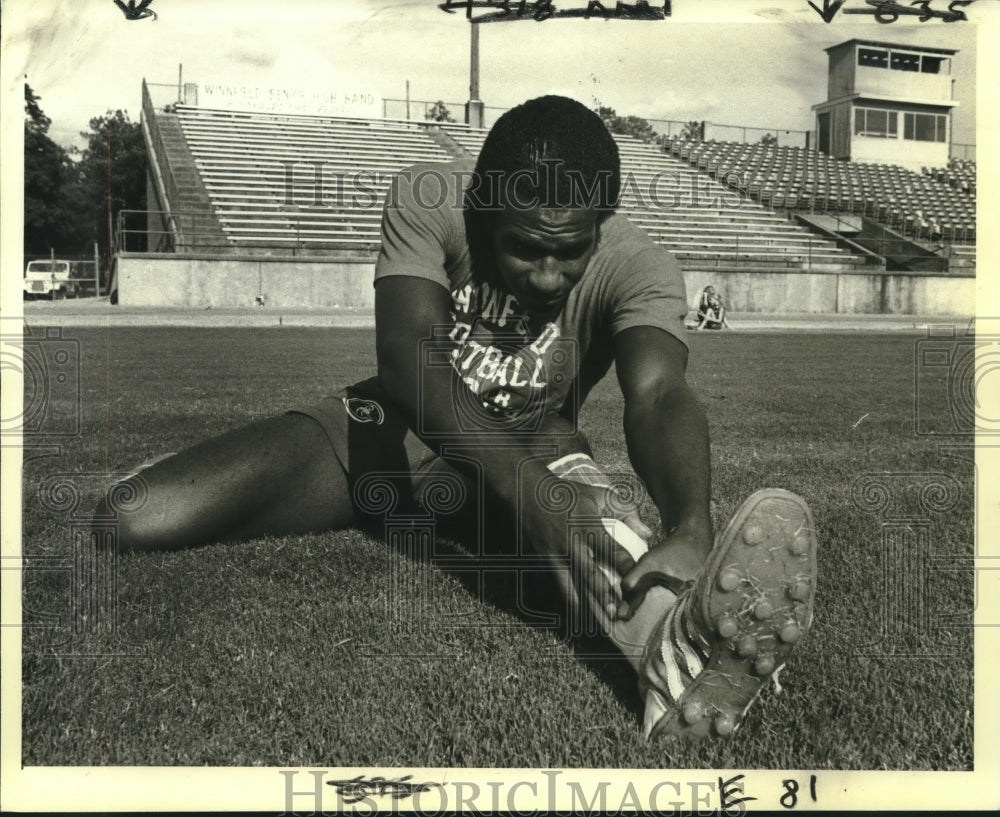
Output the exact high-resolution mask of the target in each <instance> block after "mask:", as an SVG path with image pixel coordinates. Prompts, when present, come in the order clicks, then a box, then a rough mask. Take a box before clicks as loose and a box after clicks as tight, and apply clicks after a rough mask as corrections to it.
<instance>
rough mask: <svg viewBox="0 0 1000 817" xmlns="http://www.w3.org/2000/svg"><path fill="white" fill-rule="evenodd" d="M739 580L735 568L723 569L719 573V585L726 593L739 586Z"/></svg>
mask: <svg viewBox="0 0 1000 817" xmlns="http://www.w3.org/2000/svg"><path fill="white" fill-rule="evenodd" d="M741 581H742V579H741V578H740V574H739V573H737V572H736V571H735V570H724V571H723V572H722V573H720V574H719V587H721V588H722V589H723V590H725V591H726V592H727V593H728V592H729V591H730V590H735V589H736V588H737V587H739V586H740V582H741Z"/></svg>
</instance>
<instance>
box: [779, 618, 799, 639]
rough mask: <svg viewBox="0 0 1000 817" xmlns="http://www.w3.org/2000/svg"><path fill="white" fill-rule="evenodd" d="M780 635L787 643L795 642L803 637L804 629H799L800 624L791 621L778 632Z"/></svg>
mask: <svg viewBox="0 0 1000 817" xmlns="http://www.w3.org/2000/svg"><path fill="white" fill-rule="evenodd" d="M778 636H779V637H780V638H781V640H782V641H784V642H785V643H786V644H794V643H795V642H796V641H798V640H799V639H800V638H801V637H802V630H800V629H799V625H798V624H796V623H795V622H794V621H789V622H788V623H787V624H785V626H783V627H782V628H781V632H780V633H778Z"/></svg>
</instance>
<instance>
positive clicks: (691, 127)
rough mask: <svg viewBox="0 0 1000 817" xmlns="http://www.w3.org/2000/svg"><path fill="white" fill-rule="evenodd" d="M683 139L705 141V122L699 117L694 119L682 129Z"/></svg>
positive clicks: (686, 140)
mask: <svg viewBox="0 0 1000 817" xmlns="http://www.w3.org/2000/svg"><path fill="white" fill-rule="evenodd" d="M681 139H683V140H684V141H685V142H704V141H705V126H704V123H703V122H699V121H698V120H697V119H692V120H691V121H690V122H688V123H687V124H686V125H685V126H684V127H683V128H682V129H681Z"/></svg>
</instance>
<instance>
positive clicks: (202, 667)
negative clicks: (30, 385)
mask: <svg viewBox="0 0 1000 817" xmlns="http://www.w3.org/2000/svg"><path fill="white" fill-rule="evenodd" d="M64 335H65V336H66V337H71V338H78V339H79V341H80V350H81V372H82V379H81V394H82V398H83V406H82V433H80V434H79V435H77V436H75V437H71V438H66V439H59V440H55V439H53V440H45V439H44V438H43V439H41V440H39V442H59V443H61V444H62V449H61V453H60V454H59V455H58V456H47V457H38V458H35V459H28V461H27V462H26V464H25V507H24V522H23V529H24V551H25V554H26V567H27V568H28V569H27V571H26V573H25V589H24V609H25V623H26V625H28V626H26V628H25V630H24V649H23V659H24V661H23V683H24V703H23V716H24V717H23V726H24V732H23V747H24V748H23V762H24V763H25V764H26V765H101V764H112V765H167V766H171V765H202V764H211V765H248V766H249V765H269V766H277V765H281V766H337V765H364V766H369V767H376V766H470V767H494V766H499V767H522V766H524V767H535V766H546V767H563V766H567V767H621V768H627V767H670V768H717V769H723V768H738V769H757V768H775V767H776V768H787V769H794V768H798V769H809V768H816V769H825V768H832V769H971V768H972V757H973V730H972V707H973V662H972V629H971V627H970V626H969V616H968V614H969V611H970V610H971V609H972V605H973V601H972V599H973V583H972V577H971V573H970V572H961V571H952V572H946V571H944V570H940V569H938V570H935V571H934V572H933V573H931V574H930V579H929V580H927V581H926V582H923V581H920V580H919V578H918V579H916V580H914V581H913V582H910V583H909V584H907V582H908V581H909V579H908V577H912V576H919V575H920V571H919V570H915V569H913V567H912V564H911V562H912V560H908V559H909V555H910V554H908V553H907V551H906V548H907V547H909V545H907V544H906V543H907V542H911V541H917V540H916V539H907V538H906V537H907V536H908V535H911V536H914V537H915V536H916V534H914V528H913V526H912V525H911V527H910V529H909V531H908V532H907V531H905V530H903V528H901V526H900V525H896V526H895V527H894V528H892V529H891V530H890V531H889V533H887V534H886V536H887V540H886V541H888V542H890V543H893V542H896V543H898V541H902V543H903V544H902V550H901V551H899V552H902V553H904V560H908V561H906V564H901V563H888V564H886V563H885V561H886V559H884V557H883V532H884V531H883V521H886V520H887V519H888V520H889V521H890V522H891V521H892V520H891V519H889V517H908V518H909V519H910V520H911V521H912V520H913V519H915V518H916V519H925V521H926V523H927V527H926V529H925V532H926V535H927V538H926V539H925V540H920V541H923V542H924V545H923V547H924V549H925V551H926V555H927V556H928V558H929V560H930V561H929V562H928V564H933V565H938V566H939V567H940V566H943V565H948V564H954V563H961V560H962V559H967V558H968V557H970V556H971V554H972V541H973V537H972V521H971V520H972V514H973V510H972V508H973V469H972V464H971V461H970V460H969V459H967V458H963V457H962V456H961V454H960V452H956V451H952V452H951V453H950V454H948V453H942V451H941V450H940V449H939V448H938V446H937V444H936V443H935V442H934V441H933V440H928V439H927V438H924V437H918V436H915V434H914V418H913V413H914V400H913V395H914V364H913V361H914V344H915V341H916V338H915V337H905V336H900V335H898V334H897V335H892V336H876V335H828V336H823V335H818V334H799V335H794V334H757V335H754V334H745V333H739V334H735V333H734V334H725V335H717V336H715V335H713V336H705V335H698V336H692V339H691V340H692V347H693V355H692V364H691V369H690V379H691V382H692V384H693V386H694V388H695V390H696V392H697V393H698V395H699V396H700V398H701V399H702V401H703V403H704V405H705V407H706V410H707V412H708V415H709V420H710V422H711V426H712V435H713V468H714V496H713V499H714V511H715V515H716V521H717V523H720V522H721V521H723V520H724V517H725V516H727V515H728V514H729V513H730V512H731V511H732V510H734V509H735V507H736V506H737V505H738V504H739V503H740V501H742V499H743V498H744V497H745V496H746V495H747V494H748V493H750V492H751V491H752V490H753V489H755V488H758V487H762V486H777V487H785V488H789V489H792V490H794V491H796V492H798V493H800V494H802V495H803V496H804V497H805V498H806V499H807V500H808V501H809V503H810V504H811V506H812V508H813V511H814V514H815V517H816V520H817V525H818V528H819V537H820V538H819V541H820V553H819V565H820V584H819V590H818V595H817V612H816V620H815V624H814V627H813V630H812V632H811V634H810V637H809V638H808V640H807V641H806V642H805V643H804V644H803V645H802V646H801V649H800V650H799V651H798V652H797V654H796V655H795V656H794V658H793V660H792V662H791V663H790V665H789V666H788V667H787V668H786V670H785V671H784V673H783V674H782V676H781V682H782V685H783V687H784V690H783V692H782V693H781V694H776V693H775V692H774V691H773V689H769V690H767V691H766V692H765V695H764V696H763V697H762V699H761V701H760V703H759V704H758V705H757V706H756V707H755V708H754V709H753V710H752V712H751V714H750V715H749V716H748V718H747V720H746V721H745V723H744V726H743V728H742V729H741V730H740V731H739V732H738V733H737V735H736V736H734V738H732V739H730V740H727V741H723V742H716V743H711V744H705V745H695V746H691V745H683V744H682V745H678V744H672V743H669V742H660V743H657V744H655V745H646V744H644V743H643V742H642V740H641V739H640V736H639V728H638V723H639V719H640V717H641V708H640V702H639V698H638V695H637V693H636V691H635V688H634V686H635V685H634V679H633V675H632V673H631V671H630V670H629V669H628V668H627V666H626V665H625V664H624V662H622V661H616V660H612V659H610V658H607V659H602V658H596V657H593V656H591V657H582V658H576V657H574V645H569V644H566V643H564V642H562V641H561V640H560V639H559V638H558V637H557V635H556V634H554V633H553V632H551V631H549V630H546V629H544V628H539V627H532V626H529V625H528V624H526V623H525V622H524V621H523V620H522V619H521V618H520V617H519V616H518V615H517V614H516V612H515V611H514V610H512V609H510V607H509V605H505V603H504V602H503V601H502V599H501V600H500V601H499V602H498V603H492V601H490V600H487V601H482V600H480V599H479V598H478V596H477V595H476V594H474V593H471V592H470V591H469V589H468V588H467V586H466V585H465V584H463V583H462V581H460V579H459V577H457V576H455V575H452V574H448V573H446V572H444V571H440V570H431V571H430V576H429V578H428V587H427V589H428V591H429V592H430V594H431V597H432V598H433V599H434V609H435V611H436V612H435V614H434V615H435V618H434V619H432V622H431V623H432V626H431V627H424V628H422V630H421V631H420V632H407V631H402V632H401V631H399V629H398V628H394V627H393V620H392V619H391V615H390V611H389V590H388V587H387V585H388V581H387V575H388V573H389V566H390V563H391V564H392V570H393V571H395V574H396V575H397V576H404V577H405V576H407V575H410V576H411V578H412V577H413V576H415V575H416V572H417V571H420V569H421V568H420V566H419V565H417V564H414V563H412V562H409V561H407V560H401V559H400V558H399V557H398V556H395V555H393V554H391V553H388V552H387V547H386V545H385V543H384V541H381V540H380V539H379V538H377V537H372V536H368V535H365V534H362V533H359V532H355V531H349V532H335V533H326V534H320V535H311V536H295V537H287V538H273V539H264V540H257V541H252V542H247V543H244V544H238V545H237V544H231V545H216V546H211V547H207V548H200V549H196V550H190V551H186V552H181V553H171V554H154V555H144V556H135V557H125V558H122V559H121V560H120V563H119V565H118V570H117V587H118V603H117V617H118V622H119V625H118V631H117V638H118V640H117V641H115V640H114V639H109V638H108V637H107V635H106V634H105V635H103V636H102V635H101V634H98V635H96V636H76V635H74V634H73V633H72V632H71V628H72V622H73V621H74V620H75V619H74V617H73V616H72V615H71V613H70V610H71V606H72V597H73V589H74V581H73V580H72V579H71V574H70V571H69V570H68V569H62V570H60V569H58V568H59V567H60V566H62V567H63V568H65V567H66V566H67V565H69V564H70V561H71V543H72V536H73V531H72V526H73V523H74V520H75V521H77V522H79V521H80V519H81V518H83V517H85V516H86V510H87V509H89V508H90V507H92V502H93V500H94V499H95V498H96V496H97V495H98V493H99V492H100V491H101V489H102V487H104V486H105V485H106V484H107V482H108V480H109V479H110V477H111V475H117V474H121V473H122V472H125V471H128V470H129V469H130V468H131V467H132V466H134V465H135V464H137V463H139V462H142V461H143V460H145V459H147V458H150V457H152V456H155V455H158V454H161V453H163V452H167V451H174V450H177V449H179V448H181V447H183V446H185V445H188V444H191V443H194V442H196V441H198V440H200V439H202V438H203V437H205V436H206V435H209V434H215V433H218V432H221V431H223V430H226V429H228V428H230V427H233V426H236V425H239V424H242V423H245V422H246V421H249V420H253V419H256V418H261V417H265V416H268V415H271V414H274V413H276V412H277V411H281V410H283V409H284V408H286V407H288V406H292V405H296V404H300V403H308V402H310V401H311V400H313V399H315V398H317V397H321V396H323V395H326V394H328V393H330V392H331V391H332V390H333V389H334V388H335V387H336V386H337V385H340V384H345V383H349V382H352V381H354V380H356V379H359V378H361V377H363V376H367V375H369V374H371V373H373V368H374V367H373V351H372V350H373V333H372V332H371V331H369V330H337V329H288V328H286V329H282V330H277V329H271V330H263V331H261V330H250V329H235V330H226V329H217V330H192V329H184V330H181V329H135V330H132V329H110V330H101V329H86V330H84V329H80V330H64ZM56 397H58V395H54V404H53V406H52V408H53V411H54V412H55V414H54V415H53V417H55V418H56V419H59V417H60V416H69V415H71V414H72V413H73V412H74V411H75V410H76V409H75V404H74V402H73V401H72V400H71V399H69V397H68V396H67V397H66V398H65V399H61V400H56V399H55V398H56ZM620 403H621V398H620V395H619V393H618V391H617V386H616V385H615V383H614V378H613V377H612V378H609V379H606V380H605V382H604V383H602V384H601V385H600V386H599V387H598V388H597V389H595V391H594V393H593V394H592V395H591V397H590V400H589V402H588V404H587V406H586V407H585V409H584V414H583V417H582V425H583V428H584V430H585V431H586V432H587V434H588V435H589V436H590V438H591V441H592V443H593V446H594V449H595V454H596V457H597V459H598V461H599V462H601V463H602V464H603V465H605V466H606V467H608V468H609V469H612V470H621V469H626V468H627V467H628V465H627V461H626V460H625V455H624V446H623V444H622V439H621V431H620V425H621V419H620V415H621V405H620ZM921 410H922V411H931V410H940V412H941V413H942V416H943V415H944V413H945V412H946V406H938V407H937V409H934V407H933V406H931V407H928V406H922V407H921ZM56 474H64V475H67V476H66V477H65V480H66V481H68V482H70V483H72V484H73V485H75V486H77V488H78V489H79V492H80V503H79V505H78V506H77V510H76V511H75V512H74V511H73V510H72V508H70V507H68V505H69V504H70V503H63V504H61V505H60V504H58V503H53V501H51V499H49V500H48V501H47V503H43V502H42V501H41V500H40V498H39V486H41V485H44V484H51V482H52V480H53V475H56ZM935 474H943V475H946V476H945V480H946V481H947V480H948V479H951V480H954V481H955V482H954V483H953V485H956V486H957V488H958V492H957V495H956V496H955V497H954V499H955V500H956V501H955V502H953V503H951V506H950V507H949V503H947V502H943V501H942V502H938V503H937V504H934V503H932V504H931V505H930V506H928V505H927V504H926V502H927V500H926V492H925V493H924V498H923V499H921V489H922V488H923V487H925V486H927V485H929V484H931V483H933V482H934V481H935V480H938V481H940V479H941V478H940V477H938V478H935V477H934V476H933V475H935ZM865 475H881V476H879V477H878V479H881V480H883V481H887V482H888V483H889V484H890V485H891V488H890V490H891V492H892V494H893V497H892V499H891V504H890V507H889V508H888V509H887V510H884V511H882V512H881V513H879V512H873V511H874V508H866V507H864V504H865V503H864V501H859V494H858V491H857V490H856V488H857V485H858V483H857V480H859V478H862V477H864V476H865ZM865 496H869V495H868V494H865V495H864V496H862V497H861V499H864V497H865ZM871 496H875V495H874V494H872V495H871ZM869 498H870V497H869ZM875 498H877V496H876V497H875ZM922 503H923V504H922ZM929 507H930V508H931V509H930V510H928V508H929ZM643 515H644V518H645V519H646V520H647V522H649V523H651V524H652V523H655V521H656V520H655V518H654V515H653V509H652V507H651V506H649V505H648V504H647V506H646V507H645V508H644V512H643ZM893 531H895V533H893ZM919 531H920V528H919V524H918V525H917V532H918V533H919ZM893 537H896V538H895V539H894V538H893ZM899 537H902V539H899ZM919 549H920V547H919V546H913V547H912V548H911V550H912V551H913V552H914V553H916V552H917V551H919ZM915 563H916V564H917V565H918V567H919V565H920V564H923V563H922V562H915ZM900 577H903V579H904V580H905V581H904V584H907V586H908V587H909V595H908V596H905V597H903V596H901V595H900V594H899V593H895V595H894V594H893V593H894V592H895V591H893V592H889V593H888V594H887V591H886V589H885V588H886V587H895V584H894V582H897V581H898V580H899V578H900ZM886 607H888V608H889V610H890V615H889V617H888V619H887V617H886V614H885V613H884V608H886ZM897 608H899V610H897ZM894 610H897V612H895V613H894V612H893V611H894ZM907 610H909V611H911V612H912V611H913V610H923V611H924V613H925V614H926V621H924V622H923V623H921V622H920V621H914V620H913V618H912V617H910V618H907V616H906V611H907ZM900 611H902V612H900ZM887 621H888V622H889V624H888V625H887ZM885 630H888V632H884V631H885ZM60 643H62V646H58V645H59V644H60ZM873 645H874V646H873ZM575 649H576V650H577V651H579V649H580V647H579V645H575ZM88 650H90V651H91V652H97V653H101V654H102V655H100V656H99V657H89V658H88V657H73V656H72V654H73V653H80V652H86V651H88ZM130 650H131V651H133V652H134V651H138V652H139V653H140V654H139V655H132V656H125V655H120V654H116V653H123V652H128V651H130ZM404 653H408V654H410V656H411V657H400V654H404ZM414 653H417V654H418V655H414ZM915 656H916V657H915Z"/></svg>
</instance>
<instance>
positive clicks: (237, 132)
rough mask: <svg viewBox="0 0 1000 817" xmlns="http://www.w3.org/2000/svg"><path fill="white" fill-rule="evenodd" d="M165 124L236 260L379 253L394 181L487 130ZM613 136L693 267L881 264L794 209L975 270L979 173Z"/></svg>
mask: <svg viewBox="0 0 1000 817" xmlns="http://www.w3.org/2000/svg"><path fill="white" fill-rule="evenodd" d="M157 115H158V117H159V118H163V119H169V118H173V119H175V120H176V123H177V124H176V127H179V131H180V132H181V133H182V134H183V139H184V142H185V143H186V150H187V152H188V153H189V155H190V160H191V161H193V163H194V165H195V168H196V169H197V175H198V177H199V181H200V184H201V185H202V186H203V188H204V193H205V194H206V195H207V199H208V202H209V203H210V205H211V210H212V213H213V216H214V218H215V220H216V221H217V223H218V225H219V227H221V233H222V235H224V237H225V239H224V241H225V243H226V244H227V245H228V247H229V248H230V250H231V251H235V252H239V251H240V250H241V248H244V249H248V250H251V249H252V250H254V251H262V252H273V253H281V252H289V251H294V252H300V253H303V254H310V253H313V254H322V253H325V252H331V251H337V250H349V251H357V252H362V253H370V252H373V251H374V250H375V249H377V246H378V240H379V235H378V232H379V223H380V217H381V206H382V201H383V198H384V196H385V193H386V190H387V188H388V185H389V182H390V180H391V178H392V176H393V175H394V174H395V173H396V172H398V171H399V170H400V169H402V168H403V167H405V166H407V165H410V164H413V163H416V162H438V161H447V160H450V159H453V158H456V157H459V156H473V157H474V156H476V155H478V153H479V149H480V148H481V146H482V143H483V140H484V139H485V137H486V133H487V131H485V130H479V129H474V128H470V127H468V126H466V125H461V124H456V123H423V122H405V121H396V120H370V119H343V118H333V117H321V116H306V115H299V114H272V113H261V112H237V111H227V110H215V109H206V108H199V107H193V106H185V105H176V106H173V107H172V109H171V110H170V111H167V112H162V113H159V112H158V114H157ZM164 130H165V129H164ZM615 138H616V140H617V142H618V145H619V150H620V153H621V158H622V171H623V182H624V184H623V191H622V201H621V210H622V212H624V213H625V214H626V215H627V216H628V218H630V219H631V220H632V221H633V222H635V223H636V224H637V225H639V226H641V227H642V228H643V229H645V230H646V231H647V232H648V233H649V235H650V236H651V237H652V238H653V240H655V241H657V242H658V243H660V244H661V245H663V246H665V247H667V248H669V249H670V250H671V251H673V252H674V253H675V254H676V255H677V257H678V258H679V260H680V261H681V265H682V267H683V268H685V269H686V270H697V269H700V270H711V269H743V270H757V269H759V270H803V269H805V270H808V269H823V270H836V269H859V268H862V267H865V266H866V265H870V264H871V263H872V259H871V258H865V257H863V256H861V255H858V254H854V253H852V252H851V251H850V249H849V248H846V246H845V245H844V244H843V242H841V243H840V244H839V245H838V243H836V242H834V241H832V240H829V239H828V237H826V236H823V235H819V234H817V233H814V232H812V231H810V230H809V229H808V227H806V226H804V225H802V224H799V223H798V222H796V221H795V220H792V219H790V218H789V217H788V211H789V210H795V209H808V210H810V211H812V212H817V211H819V212H847V213H861V214H865V215H867V216H869V217H871V218H874V219H876V220H878V221H881V222H883V223H885V224H887V225H888V226H890V227H892V228H895V229H898V230H900V231H901V232H904V233H905V234H907V235H911V236H913V237H915V238H920V239H926V240H928V241H944V242H949V243H950V244H951V245H952V247H951V255H952V257H953V258H956V259H957V260H958V263H959V264H960V265H967V266H972V265H974V263H975V251H974V247H973V246H971V245H972V244H973V243H974V241H975V202H974V197H973V195H972V193H973V191H974V190H975V165H974V163H971V162H955V163H953V165H952V166H950V167H949V168H948V170H947V173H946V174H945V173H944V172H943V171H934V172H931V171H928V172H927V173H925V174H916V173H911V172H909V171H906V170H903V169H902V168H899V167H895V166H891V165H862V164H852V163H845V162H837V161H834V160H832V159H829V158H828V157H826V156H823V155H822V154H818V153H815V152H811V151H806V150H803V149H798V148H790V147H777V146H771V145H761V144H758V145H747V144H742V143H729V142H687V141H682V140H673V141H671V142H669V143H668V145H667V147H668V150H666V151H665V150H664V149H663V148H662V147H660V146H659V145H655V144H649V143H646V142H643V141H640V140H638V139H635V138H633V137H629V136H621V135H619V136H616V137H615ZM970 180H971V181H970ZM735 191H739V193H740V194H741V195H737V194H736V192H735ZM217 229H218V228H217Z"/></svg>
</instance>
